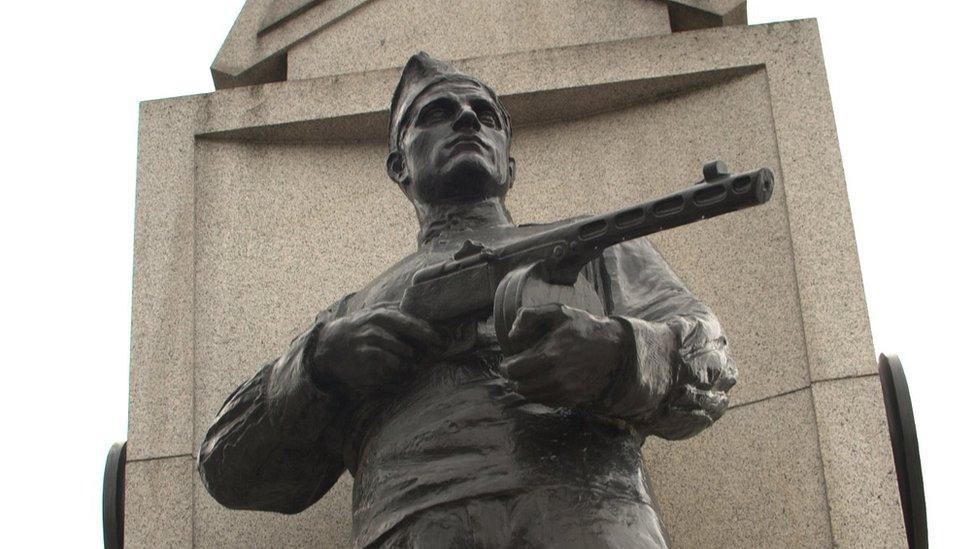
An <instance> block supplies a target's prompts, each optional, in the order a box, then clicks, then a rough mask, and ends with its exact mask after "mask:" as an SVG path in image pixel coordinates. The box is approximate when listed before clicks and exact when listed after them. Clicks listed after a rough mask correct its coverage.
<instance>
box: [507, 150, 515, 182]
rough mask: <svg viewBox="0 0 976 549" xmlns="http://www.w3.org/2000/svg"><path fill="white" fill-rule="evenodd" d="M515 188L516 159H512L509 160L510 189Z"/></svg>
mask: <svg viewBox="0 0 976 549" xmlns="http://www.w3.org/2000/svg"><path fill="white" fill-rule="evenodd" d="M514 186H515V159H514V158H512V157H509V158H508V188H509V189H511V188H512V187H514Z"/></svg>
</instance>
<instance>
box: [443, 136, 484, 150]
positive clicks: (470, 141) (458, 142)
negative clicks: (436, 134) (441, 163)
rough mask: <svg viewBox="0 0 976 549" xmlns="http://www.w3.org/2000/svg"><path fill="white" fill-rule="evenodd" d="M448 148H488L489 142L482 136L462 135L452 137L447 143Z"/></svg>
mask: <svg viewBox="0 0 976 549" xmlns="http://www.w3.org/2000/svg"><path fill="white" fill-rule="evenodd" d="M447 148H448V149H455V150H459V149H469V150H479V149H480V150H485V151H487V150H488V144H487V143H485V142H484V140H482V139H481V138H480V137H478V136H475V135H462V136H461V137H456V138H454V139H452V140H451V141H450V142H448V144H447Z"/></svg>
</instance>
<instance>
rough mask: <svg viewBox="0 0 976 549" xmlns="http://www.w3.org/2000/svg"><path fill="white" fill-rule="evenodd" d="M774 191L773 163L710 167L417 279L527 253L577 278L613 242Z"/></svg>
mask: <svg viewBox="0 0 976 549" xmlns="http://www.w3.org/2000/svg"><path fill="white" fill-rule="evenodd" d="M772 195H773V172H772V171H770V170H769V169H768V168H761V169H759V170H756V171H752V172H746V173H741V174H734V175H730V174H714V173H711V174H710V173H708V172H707V171H706V178H705V180H703V181H701V182H699V183H697V184H695V185H692V186H691V187H689V188H687V189H684V190H681V191H677V192H674V193H671V194H668V195H666V196H663V197H661V198H657V199H655V200H651V201H649V202H645V203H643V204H639V205H637V206H632V207H629V208H625V209H623V210H618V211H615V212H611V213H608V214H603V215H597V216H593V217H587V218H584V219H579V220H575V221H572V222H567V223H562V224H559V225H557V226H556V227H554V228H552V229H550V230H548V231H543V232H541V233H536V234H534V235H532V236H530V237H527V238H525V239H522V240H519V241H518V242H513V243H511V244H508V245H507V246H503V247H502V248H499V249H497V250H493V251H489V250H485V251H484V252H482V253H480V254H474V255H471V256H466V257H464V258H461V259H458V260H449V261H446V262H444V263H440V264H437V265H433V266H430V267H427V268H425V269H422V270H420V271H418V272H417V273H416V274H415V275H414V279H413V283H414V284H419V283H422V282H426V281H430V280H433V279H436V278H440V277H443V276H445V275H448V274H450V273H452V272H459V271H461V270H464V269H466V268H469V267H473V266H475V265H476V264H479V263H483V262H485V261H490V260H492V259H494V260H498V261H499V262H501V263H506V262H508V260H510V259H512V258H518V257H520V256H524V255H525V254H527V253H531V254H532V258H533V259H546V260H549V261H551V262H552V265H553V266H558V267H559V268H560V269H559V270H563V269H561V268H562V267H565V269H564V270H566V271H567V274H568V275H572V276H568V277H567V278H573V279H575V273H571V272H569V271H572V270H573V269H574V268H576V267H582V265H584V264H585V263H587V262H589V261H591V260H592V259H594V258H595V257H597V256H598V255H599V254H600V253H602V251H603V250H604V249H605V248H607V247H609V246H613V245H614V244H618V243H620V242H623V241H626V240H632V239H634V238H639V237H642V236H647V235H650V234H653V233H656V232H660V231H664V230H667V229H672V228H675V227H680V226H681V225H687V224H689V223H693V222H695V221H701V220H703V219H708V218H710V217H715V216H717V215H722V214H725V213H729V212H734V211H736V210H741V209H743V208H748V207H752V206H758V205H760V204H764V203H766V202H768V201H769V199H770V198H771V197H772ZM540 255H542V256H547V257H538V256H540ZM570 282H571V281H570Z"/></svg>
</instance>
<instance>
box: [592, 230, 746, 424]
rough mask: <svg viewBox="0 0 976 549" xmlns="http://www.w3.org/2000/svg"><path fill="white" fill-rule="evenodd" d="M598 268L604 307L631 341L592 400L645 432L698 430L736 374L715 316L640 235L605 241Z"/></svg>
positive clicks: (718, 411) (721, 407) (713, 416)
mask: <svg viewBox="0 0 976 549" xmlns="http://www.w3.org/2000/svg"><path fill="white" fill-rule="evenodd" d="M603 267H604V268H603V273H602V275H603V276H602V277H601V278H602V280H603V284H604V286H605V287H604V288H603V294H604V297H605V299H606V300H607V301H608V303H607V305H608V310H609V311H610V314H611V315H612V316H613V317H615V318H617V319H618V320H620V321H621V323H622V324H623V325H624V327H625V328H626V329H627V330H628V332H629V334H630V335H631V336H632V337H633V344H634V345H633V353H631V356H629V357H627V358H626V359H625V360H624V361H623V363H622V364H621V365H620V367H619V369H618V370H617V375H616V377H615V378H614V380H613V381H612V382H611V385H610V386H609V387H608V389H607V391H606V392H605V393H604V395H603V397H602V398H601V399H600V401H599V402H598V403H597V405H598V406H599V407H600V408H602V409H603V410H602V411H603V412H604V413H607V414H609V415H611V416H613V417H617V418H620V419H623V420H624V421H626V422H627V423H628V424H630V426H631V427H632V428H634V429H635V430H637V431H638V432H639V433H640V434H642V435H645V436H647V435H656V436H659V437H662V438H667V439H682V438H687V437H690V436H693V435H695V434H697V433H699V432H700V431H701V430H702V429H704V428H706V427H708V426H710V425H711V424H712V423H714V422H715V421H716V420H718V418H719V417H721V416H722V414H723V413H724V412H725V409H726V408H727V407H728V402H729V397H728V391H729V389H731V388H732V386H733V385H734V384H735V380H736V375H737V372H736V370H735V367H734V365H733V363H732V360H731V359H730V358H729V356H728V350H727V345H726V338H725V334H724V332H723V331H722V327H721V326H720V325H719V322H718V319H717V318H716V317H715V315H714V314H713V313H712V311H711V310H710V309H709V308H708V307H707V306H706V305H705V304H703V303H702V302H701V301H699V300H698V299H696V298H695V296H693V295H692V294H691V292H689V291H688V289H687V288H685V286H684V284H682V283H681V281H680V280H678V277H677V276H676V275H675V274H674V272H673V271H672V270H671V268H670V267H668V265H667V263H665V261H664V258H663V257H661V254H660V253H658V251H657V250H655V249H654V247H653V246H652V245H651V243H650V241H648V240H647V239H644V238H641V239H637V240H633V241H629V242H624V243H622V244H619V245H617V246H612V247H611V248H608V249H607V250H606V252H604V255H603Z"/></svg>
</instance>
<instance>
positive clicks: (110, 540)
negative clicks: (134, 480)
mask: <svg viewBox="0 0 976 549" xmlns="http://www.w3.org/2000/svg"><path fill="white" fill-rule="evenodd" d="M125 446H126V443H125V442H116V443H115V444H113V445H112V448H110V449H109V451H108V458H107V459H106V460H105V475H104V477H103V480H102V534H103V537H104V540H105V549H122V547H124V541H125V537H124V532H125Z"/></svg>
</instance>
